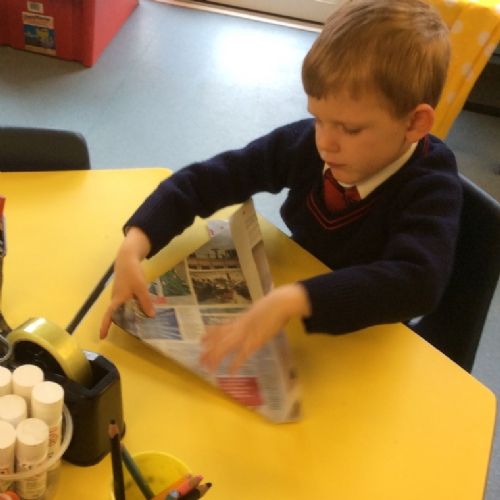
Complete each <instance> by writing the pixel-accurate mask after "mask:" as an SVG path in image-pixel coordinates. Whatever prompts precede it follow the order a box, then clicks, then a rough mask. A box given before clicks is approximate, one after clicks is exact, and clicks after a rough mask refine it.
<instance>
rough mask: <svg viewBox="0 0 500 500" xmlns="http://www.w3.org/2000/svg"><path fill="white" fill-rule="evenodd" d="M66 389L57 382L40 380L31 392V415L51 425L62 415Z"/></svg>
mask: <svg viewBox="0 0 500 500" xmlns="http://www.w3.org/2000/svg"><path fill="white" fill-rule="evenodd" d="M63 403H64V389H63V388H62V387H61V386H60V385H59V384H57V383H56V382H50V381H44V382H39V383H38V384H36V385H35V386H34V387H33V391H32V392H31V415H32V416H33V417H35V418H39V419H41V420H43V421H44V422H46V423H47V424H49V425H53V424H56V423H57V422H58V421H59V420H60V419H61V417H62V410H63Z"/></svg>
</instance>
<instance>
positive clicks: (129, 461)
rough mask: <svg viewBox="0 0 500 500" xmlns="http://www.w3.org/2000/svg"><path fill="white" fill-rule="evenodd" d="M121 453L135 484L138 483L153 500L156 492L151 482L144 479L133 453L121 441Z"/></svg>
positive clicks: (146, 495) (148, 497)
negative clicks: (150, 484)
mask: <svg viewBox="0 0 500 500" xmlns="http://www.w3.org/2000/svg"><path fill="white" fill-rule="evenodd" d="M121 455H122V459H123V463H124V464H125V467H126V468H127V470H128V471H129V472H130V475H131V476H132V479H133V480H134V481H135V484H137V487H138V488H139V489H140V490H141V493H142V494H143V496H144V498H145V499H146V500H151V499H152V498H153V497H154V493H153V492H152V491H151V488H150V487H149V484H148V483H147V481H146V480H145V479H144V477H143V475H142V473H141V471H140V469H139V467H138V466H137V464H136V463H135V460H134V459H133V458H132V455H130V453H129V452H128V450H127V448H126V447H125V445H124V444H123V443H121Z"/></svg>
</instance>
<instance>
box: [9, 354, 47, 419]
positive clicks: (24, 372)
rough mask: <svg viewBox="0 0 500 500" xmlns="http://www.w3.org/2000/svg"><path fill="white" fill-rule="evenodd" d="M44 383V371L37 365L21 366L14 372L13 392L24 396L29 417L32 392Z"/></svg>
mask: <svg viewBox="0 0 500 500" xmlns="http://www.w3.org/2000/svg"><path fill="white" fill-rule="evenodd" d="M42 381H43V371H42V369H41V368H40V367H38V366H36V365H30V364H26V365H20V366H18V367H17V368H16V369H15V370H14V371H13V372H12V392H13V393H14V394H18V395H19V396H22V397H23V398H24V399H25V400H26V404H27V405H28V415H30V413H31V407H30V404H31V391H32V389H33V387H34V386H35V385H36V384H38V383H39V382H42Z"/></svg>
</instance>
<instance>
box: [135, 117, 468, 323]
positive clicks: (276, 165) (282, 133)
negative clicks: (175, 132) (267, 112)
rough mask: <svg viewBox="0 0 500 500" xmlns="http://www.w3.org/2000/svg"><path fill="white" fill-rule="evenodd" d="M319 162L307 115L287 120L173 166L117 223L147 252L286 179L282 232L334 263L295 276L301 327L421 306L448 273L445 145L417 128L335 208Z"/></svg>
mask: <svg viewBox="0 0 500 500" xmlns="http://www.w3.org/2000/svg"><path fill="white" fill-rule="evenodd" d="M323 165H324V163H323V161H322V160H321V158H320V157H319V154H318V151H317V149H316V145H315V140H314V122H313V120H302V121H300V122H296V123H292V124H290V125H286V126H284V127H280V128H278V129H276V130H274V131H273V132H271V133H270V134H268V135H266V136H264V137H262V138H259V139H257V140H255V141H253V142H251V143H250V144H249V145H248V146H246V147H245V148H243V149H240V150H235V151H229V152H225V153H222V154H220V155H217V156H215V157H213V158H211V159H210V160H208V161H204V162H201V163H194V164H192V165H189V166H187V167H185V168H184V169H182V170H179V171H178V172H176V173H175V174H174V175H172V176H171V177H170V178H168V179H166V180H165V181H163V182H162V183H161V184H160V185H159V186H158V188H157V189H156V190H155V191H154V192H153V193H152V194H151V195H150V196H149V197H148V198H147V199H146V200H145V202H144V203H143V204H142V205H141V206H140V207H139V208H138V209H137V211H136V212H135V213H134V215H133V216H132V217H131V218H130V219H129V221H128V222H127V224H126V225H127V226H137V227H140V228H141V229H142V230H143V231H144V232H145V233H146V234H147V235H148V237H149V239H150V242H151V245H152V250H151V253H150V256H151V255H154V254H155V253H156V252H158V251H159V250H160V249H161V248H162V247H163V246H164V245H166V244H167V243H168V242H169V241H170V240H171V239H172V238H173V237H174V236H176V235H177V234H179V233H181V232H182V231H183V230H184V229H185V228H186V227H188V226H189V225H191V224H192V222H193V220H194V217H195V216H196V215H199V216H202V217H206V216H209V215H211V214H212V213H213V212H215V211H216V210H218V209H220V208H222V207H225V206H228V205H231V204H234V203H241V202H243V201H245V200H247V199H248V198H250V197H251V196H252V195H253V194H255V193H258V192H261V191H267V192H271V193H278V192H279V191H281V190H282V189H283V188H289V194H288V197H287V198H286V200H285V202H284V203H283V206H282V207H281V215H282V217H283V220H284V222H285V223H286V225H287V226H288V227H289V228H290V231H291V234H292V238H293V239H294V240H295V241H297V242H298V243H299V244H300V245H301V246H303V247H304V248H305V249H307V250H308V251H309V252H310V253H312V254H313V255H315V256H316V257H317V258H319V259H320V260H321V261H323V262H324V263H325V264H326V265H327V266H329V267H330V268H332V269H334V272H328V273H326V274H323V275H320V276H316V277H313V278H310V279H307V280H305V281H303V282H302V284H303V285H304V286H305V288H306V290H307V293H308V295H309V298H310V301H311V306H312V314H311V316H310V317H309V318H307V319H306V320H305V326H306V329H307V330H308V331H309V332H329V333H346V332H350V331H353V330H358V329H360V328H363V327H366V326H370V325H374V324H381V323H392V322H398V321H406V320H408V319H410V318H414V317H417V316H421V315H424V314H426V313H428V312H430V311H431V310H432V309H433V308H434V307H435V306H436V305H437V303H438V301H439V298H440V296H441V294H442V293H443V291H444V288H445V286H446V283H447V281H448V278H449V275H450V272H451V266H452V262H453V254H454V248H455V242H456V238H457V233H458V226H459V216H460V209H461V203H462V194H461V185H460V180H459V177H458V174H457V168H456V163H455V158H454V156H453V153H452V152H451V151H450V150H449V149H448V148H447V147H446V146H445V144H444V143H443V142H441V141H440V140H439V139H437V138H435V137H433V136H427V137H426V138H424V139H422V140H421V141H420V143H419V144H418V146H417V148H416V150H415V152H414V153H413V155H412V156H411V158H410V159H409V160H408V162H407V163H406V164H405V165H404V166H403V167H402V168H401V169H400V170H398V172H396V173H395V174H394V175H393V176H391V177H390V178H389V179H388V180H387V181H385V182H384V183H383V184H382V185H380V186H379V187H378V188H377V189H375V190H374V191H373V192H372V193H370V194H369V195H368V196H367V197H366V198H365V199H363V200H361V201H360V202H358V203H356V204H354V205H352V206H351V207H349V208H348V209H346V210H345V211H343V212H340V213H330V212H329V211H328V209H327V208H326V207H325V205H324V202H323V198H322V182H323Z"/></svg>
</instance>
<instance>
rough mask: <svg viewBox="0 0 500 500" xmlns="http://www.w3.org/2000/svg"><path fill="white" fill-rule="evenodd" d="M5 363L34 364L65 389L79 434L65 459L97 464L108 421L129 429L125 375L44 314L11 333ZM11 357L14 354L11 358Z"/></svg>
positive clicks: (105, 446) (106, 446) (105, 445)
mask: <svg viewBox="0 0 500 500" xmlns="http://www.w3.org/2000/svg"><path fill="white" fill-rule="evenodd" d="M6 341H7V342H6V343H5V341H4V344H6V349H7V353H6V354H5V355H4V356H3V358H2V360H5V361H4V363H5V364H6V365H7V366H10V367H11V368H15V367H16V366H19V365H21V364H25V363H32V364H35V365H37V366H39V367H40V368H41V369H42V370H43V371H44V374H45V378H46V380H51V381H53V382H57V383H59V384H60V385H62V386H63V388H64V402H65V404H66V406H67V407H68V410H69V412H70V413H71V416H72V419H73V426H74V431H73V438H72V440H71V443H70V445H69V447H68V449H67V451H66V452H65V453H64V455H63V458H64V459H65V460H67V461H68V462H71V463H73V464H75V465H94V464H96V463H97V462H99V461H100V460H101V459H102V458H104V456H105V455H106V454H107V453H108V452H109V447H110V445H109V436H108V424H109V421H110V420H111V419H114V420H115V421H116V423H117V424H118V425H119V427H120V429H121V431H122V435H123V433H124V431H125V427H124V422H123V407H122V396H121V383H120V375H119V372H118V370H117V368H116V367H115V366H114V365H113V364H112V363H111V362H110V361H109V360H107V359H106V358H104V357H103V356H101V355H99V354H97V353H94V352H91V351H82V350H81V349H80V347H79V346H78V344H77V342H76V339H75V338H74V337H72V336H71V334H70V333H68V331H66V330H64V329H63V328H61V327H59V326H58V325H56V324H55V323H52V322H51V321H49V320H47V319H45V318H42V317H37V318H31V319H29V320H28V321H26V322H25V323H23V324H22V325H21V326H19V327H18V328H15V329H13V330H12V331H10V333H8V334H7V335H6ZM7 358H8V359H7Z"/></svg>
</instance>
